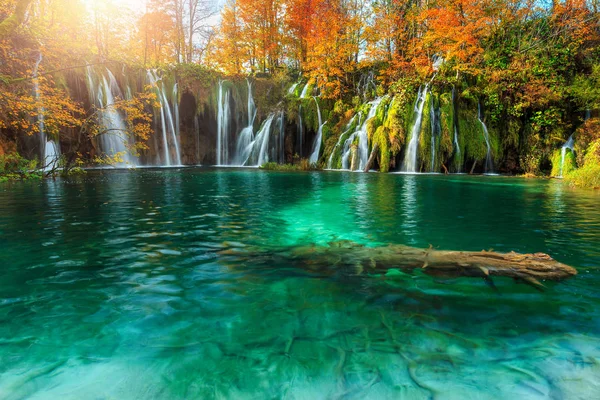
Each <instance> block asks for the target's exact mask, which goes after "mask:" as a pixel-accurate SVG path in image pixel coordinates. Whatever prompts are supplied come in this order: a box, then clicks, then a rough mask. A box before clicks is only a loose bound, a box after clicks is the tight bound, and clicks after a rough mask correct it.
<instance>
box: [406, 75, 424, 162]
mask: <svg viewBox="0 0 600 400" xmlns="http://www.w3.org/2000/svg"><path fill="white" fill-rule="evenodd" d="M428 90H429V84H427V85H425V88H424V89H423V90H421V88H419V93H418V95H417V101H416V102H415V108H414V110H415V113H416V115H417V116H416V119H415V123H414V124H413V127H412V129H411V136H410V141H409V142H408V147H407V149H406V155H405V156H404V163H403V171H404V172H417V151H418V149H419V134H420V133H421V122H422V121H423V108H424V107H425V101H426V100H427V92H428Z"/></svg>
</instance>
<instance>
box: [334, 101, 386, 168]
mask: <svg viewBox="0 0 600 400" xmlns="http://www.w3.org/2000/svg"><path fill="white" fill-rule="evenodd" d="M381 100H382V98H381V97H378V98H377V99H375V100H373V101H372V102H370V103H369V104H370V105H371V108H369V113H368V114H367V118H365V120H364V121H363V123H362V124H361V125H360V127H359V128H358V130H357V131H356V132H354V133H353V134H352V135H350V136H349V137H348V139H346V141H345V142H344V150H343V153H342V169H351V168H352V164H353V163H350V162H349V159H350V156H351V155H352V144H353V143H354V141H355V139H358V148H357V150H358V151H357V156H358V159H359V164H358V169H359V170H360V171H362V170H363V169H364V168H365V166H366V165H367V161H368V160H369V143H368V134H367V124H368V122H369V121H370V120H371V119H372V118H373V117H375V114H376V113H377V107H379V104H380V103H381Z"/></svg>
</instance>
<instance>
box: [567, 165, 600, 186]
mask: <svg viewBox="0 0 600 400" xmlns="http://www.w3.org/2000/svg"><path fill="white" fill-rule="evenodd" d="M565 181H566V182H568V183H569V184H570V185H571V186H577V187H581V188H588V189H600V163H593V164H592V163H589V164H586V165H585V166H584V167H583V168H579V169H576V170H575V171H573V172H571V173H570V174H568V175H566V176H565Z"/></svg>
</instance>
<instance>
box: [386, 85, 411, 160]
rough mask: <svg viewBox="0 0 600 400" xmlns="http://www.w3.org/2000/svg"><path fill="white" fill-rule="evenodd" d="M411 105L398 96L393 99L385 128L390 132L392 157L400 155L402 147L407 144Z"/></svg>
mask: <svg viewBox="0 0 600 400" xmlns="http://www.w3.org/2000/svg"><path fill="white" fill-rule="evenodd" d="M409 107H410V105H409V103H408V102H407V101H406V98H405V97H403V96H396V97H394V98H393V99H392V101H391V103H390V105H389V107H388V112H387V114H386V118H385V121H384V122H383V126H384V127H386V128H387V130H388V138H389V141H390V150H391V151H392V155H396V154H398V152H399V151H400V149H401V148H402V146H404V144H405V143H406V136H407V129H406V126H407V122H406V121H407V119H408V118H407V116H408V114H409Z"/></svg>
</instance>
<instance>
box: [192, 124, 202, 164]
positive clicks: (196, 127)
mask: <svg viewBox="0 0 600 400" xmlns="http://www.w3.org/2000/svg"><path fill="white" fill-rule="evenodd" d="M194 133H195V135H194V139H195V142H196V165H200V164H202V160H200V116H199V115H198V114H196V116H194Z"/></svg>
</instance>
